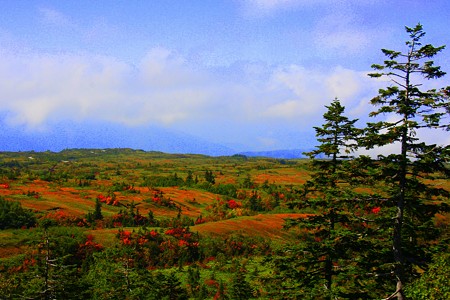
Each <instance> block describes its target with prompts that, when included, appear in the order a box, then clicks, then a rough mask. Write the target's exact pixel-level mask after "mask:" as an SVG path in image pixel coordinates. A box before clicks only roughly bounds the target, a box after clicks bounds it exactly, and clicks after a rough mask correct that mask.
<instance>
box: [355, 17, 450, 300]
mask: <svg viewBox="0 0 450 300" xmlns="http://www.w3.org/2000/svg"><path fill="white" fill-rule="evenodd" d="M406 32H407V34H408V35H409V40H408V41H406V51H405V52H400V51H393V50H387V49H382V52H383V53H384V55H385V56H386V57H387V60H385V61H384V63H383V64H381V65H378V64H374V65H372V68H374V69H375V70H376V73H372V74H369V76H371V77H374V78H378V77H388V78H389V79H390V80H391V83H392V85H390V86H388V87H387V88H385V89H380V90H379V95H378V96H376V97H374V98H373V99H372V100H371V104H372V105H374V106H377V107H378V108H377V109H376V110H375V111H373V112H372V113H371V114H370V116H372V117H377V116H380V115H383V116H386V118H385V119H384V120H382V121H378V122H373V123H368V124H367V128H366V137H365V139H363V143H362V144H363V145H364V146H365V147H366V148H367V149H371V148H376V147H382V146H385V145H389V144H393V143H396V144H397V145H398V148H399V150H398V152H397V153H391V154H388V155H379V156H378V162H377V163H378V165H379V171H378V173H377V174H375V175H378V179H380V181H381V182H382V187H383V188H385V190H384V191H383V192H384V193H385V194H386V195H387V201H386V206H393V207H394V208H395V212H394V215H393V216H391V217H392V218H393V220H394V222H393V224H392V227H393V234H392V238H391V240H392V245H391V247H392V250H393V253H392V265H393V273H394V275H395V279H394V280H395V282H396V289H395V292H394V293H393V294H392V295H391V296H389V297H388V298H387V299H392V298H394V297H397V299H405V296H404V285H405V283H407V282H408V281H409V280H411V278H410V277H411V275H413V274H414V273H415V270H417V269H416V268H415V267H414V266H419V267H421V268H424V266H426V264H427V262H428V261H429V259H430V253H429V252H430V250H431V249H432V248H431V247H429V246H430V244H429V242H430V241H431V240H434V239H436V237H437V236H436V235H435V233H436V230H435V229H434V227H433V226H432V225H433V224H432V222H431V221H432V218H433V216H434V215H435V213H436V211H437V210H438V209H439V207H438V206H437V205H432V203H430V200H431V199H433V198H434V200H438V198H437V197H439V196H440V195H444V197H447V199H448V193H446V192H445V191H443V190H439V189H433V188H431V187H430V185H427V183H426V182H425V181H424V180H423V178H427V180H430V179H432V176H434V175H436V174H446V176H448V175H449V173H450V172H449V169H448V165H446V164H447V163H448V161H449V153H450V147H449V146H448V145H436V144H426V143H425V142H423V141H421V140H420V139H419V137H418V134H419V133H422V132H424V131H425V132H426V133H428V132H429V131H430V130H432V129H446V130H447V131H448V130H450V125H449V124H448V122H447V123H444V121H446V118H448V117H449V114H450V103H449V95H450V87H446V88H442V89H439V90H438V89H430V90H427V91H423V90H421V87H422V84H423V81H424V79H425V80H429V79H436V78H440V77H442V76H444V75H445V72H443V71H442V70H441V68H440V67H439V66H435V65H434V62H433V61H432V60H429V59H431V58H433V57H434V56H435V55H437V54H438V53H439V52H441V51H442V50H443V49H444V47H445V46H440V47H434V46H432V45H430V44H426V45H422V42H421V41H422V39H423V37H424V36H425V32H424V31H423V28H422V25H420V24H418V25H416V26H415V27H414V28H410V27H406ZM428 182H429V181H428Z"/></svg>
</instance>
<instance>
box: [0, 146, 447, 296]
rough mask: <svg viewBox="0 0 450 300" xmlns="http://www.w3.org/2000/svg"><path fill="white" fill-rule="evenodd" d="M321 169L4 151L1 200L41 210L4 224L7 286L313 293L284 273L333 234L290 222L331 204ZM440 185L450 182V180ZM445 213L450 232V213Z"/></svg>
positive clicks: (37, 291)
mask: <svg viewBox="0 0 450 300" xmlns="http://www.w3.org/2000/svg"><path fill="white" fill-rule="evenodd" d="M311 174H312V172H311V170H310V161H309V160H306V159H304V160H302V159H297V160H285V159H269V158H262V157H260V158H249V157H245V156H243V155H235V156H231V157H209V156H203V155H193V154H183V155H182V154H165V153H161V152H145V151H141V150H132V149H71V150H64V151H61V152H58V153H54V152H3V153H0V197H1V198H2V200H3V201H7V202H8V203H13V202H14V203H19V204H20V207H21V209H22V210H24V211H27V212H32V216H33V218H34V219H33V222H31V223H23V224H22V225H21V226H20V227H19V228H10V227H11V226H8V224H6V225H5V224H4V223H2V226H3V227H2V229H3V230H1V231H0V237H1V243H0V263H1V265H0V274H1V276H2V280H1V281H2V285H1V293H2V294H3V295H6V296H5V297H6V299H18V298H21V297H29V298H39V299H47V298H46V297H50V295H51V296H52V297H58V296H64V297H66V298H67V297H68V299H72V298H73V299H78V298H77V297H79V298H80V299H81V298H83V297H84V298H92V299H111V298H117V299H188V298H189V299H213V298H214V299H226V298H231V299H249V298H258V299H295V298H297V297H298V293H305V292H306V291H307V290H305V289H304V288H301V287H299V285H298V283H296V282H295V281H292V276H287V277H284V276H285V275H284V272H285V271H286V268H287V266H286V265H285V263H286V262H287V264H288V265H289V263H288V261H289V260H290V259H296V258H295V257H297V256H298V255H300V253H298V252H297V253H296V252H295V251H296V250H295V249H296V247H297V246H298V245H300V244H302V243H303V242H305V241H307V240H311V239H312V241H313V242H314V241H315V242H314V243H317V244H320V243H322V242H323V241H322V238H320V237H319V236H318V235H315V232H316V229H314V228H291V229H289V230H288V229H287V227H288V226H286V224H287V223H286V222H287V220H298V219H303V220H307V219H308V218H310V217H314V216H316V215H317V214H318V213H320V208H319V206H313V205H310V203H309V202H308V201H307V199H306V198H305V192H304V191H305V183H307V182H308V181H309V180H310V179H311ZM436 184H439V185H441V186H442V187H443V188H444V189H447V190H450V182H449V181H448V180H445V179H441V180H439V182H437V183H436ZM355 190H359V191H364V192H365V193H367V192H372V187H371V186H370V185H364V184H360V185H358V186H357V187H355ZM366 210H367V209H366ZM20 211H21V210H16V211H15V214H16V215H20ZM368 215H370V216H373V215H374V213H373V211H372V212H371V211H369V213H368ZM2 217H4V216H2ZM433 220H434V222H435V223H436V227H439V228H444V229H448V227H449V220H450V218H449V215H448V213H447V214H445V213H444V214H438V215H436V217H435V218H434V219H433ZM288 253H293V254H292V255H291V254H288ZM284 260H285V262H283V261H284ZM295 268H296V267H294V268H293V269H295ZM66 269H70V270H71V271H70V272H67V271H64V270H66ZM299 270H302V269H301V268H300V269H299ZM33 276H34V277H35V278H37V279H36V280H31V281H28V283H26V284H25V283H24V282H25V281H26V279H27V278H28V279H29V278H31V277H33ZM296 276H300V275H296ZM294 277H295V276H294ZM50 279H51V280H50ZM67 280H71V281H72V282H73V285H72V286H67V284H64V282H67ZM23 289H25V290H26V291H27V292H19V291H23ZM80 290H83V293H80V292H79V291H80ZM293 291H295V292H293ZM374 294H375V292H374V293H372V294H371V295H374ZM313 295H314V293H313V292H311V294H310V296H308V295H306V296H305V298H313V297H314V296H313Z"/></svg>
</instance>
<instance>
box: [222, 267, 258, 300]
mask: <svg viewBox="0 0 450 300" xmlns="http://www.w3.org/2000/svg"><path fill="white" fill-rule="evenodd" d="M236 268H237V270H236V272H235V273H234V276H233V278H232V280H231V283H230V289H229V291H228V294H229V297H230V299H239V300H241V299H245V300H246V299H250V298H253V289H252V287H251V286H250V283H248V281H247V279H246V278H245V274H246V270H245V269H244V268H243V267H242V266H240V264H239V263H238V264H237V265H236Z"/></svg>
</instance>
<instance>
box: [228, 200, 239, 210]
mask: <svg viewBox="0 0 450 300" xmlns="http://www.w3.org/2000/svg"><path fill="white" fill-rule="evenodd" d="M227 206H228V208H230V209H235V208H240V207H241V206H242V204H241V203H240V202H237V201H236V200H233V199H231V200H229V201H228V203H227Z"/></svg>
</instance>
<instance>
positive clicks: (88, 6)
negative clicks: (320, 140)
mask: <svg viewBox="0 0 450 300" xmlns="http://www.w3.org/2000/svg"><path fill="white" fill-rule="evenodd" d="M0 11H1V13H0V15H1V18H0V78H1V80H0V126H1V127H2V132H6V133H8V132H10V135H11V134H12V132H18V131H24V132H26V133H27V134H30V135H32V134H34V133H36V134H43V133H45V132H52V131H55V130H60V129H61V128H64V126H73V124H76V126H77V128H83V134H85V135H89V134H94V133H90V130H89V127H90V126H93V125H92V124H93V122H94V123H95V124H103V125H101V126H109V125H110V126H112V127H113V128H117V126H119V127H123V128H126V129H127V130H130V129H133V128H135V129H136V132H140V133H142V132H145V130H144V131H142V129H143V128H149V130H151V129H150V128H156V127H161V128H163V129H164V130H169V131H173V132H177V134H180V133H181V134H184V133H186V134H188V135H190V136H195V137H199V138H201V139H203V140H205V141H208V142H213V143H217V144H221V145H224V146H228V147H231V148H233V149H236V150H239V151H243V150H273V149H285V148H288V149H294V148H305V147H309V146H311V145H313V144H314V140H315V138H314V130H313V129H312V127H313V126H318V125H320V124H321V123H322V115H323V113H324V111H325V108H324V105H327V104H329V103H330V102H331V101H332V100H333V99H334V98H335V97H338V98H339V99H340V100H341V102H342V103H343V104H344V105H345V106H346V108H347V114H348V116H349V117H351V118H359V119H361V121H366V120H367V117H366V116H367V114H368V112H370V111H371V110H372V109H373V108H372V107H371V106H370V105H369V104H368V101H369V100H370V98H371V97H374V96H375V95H376V93H377V89H378V88H379V87H382V86H385V85H386V84H387V83H386V82H380V81H379V80H374V79H370V78H368V76H367V75H366V74H367V73H368V72H370V71H371V69H370V65H371V64H373V63H380V62H382V60H383V59H384V57H383V56H382V54H381V51H380V49H381V48H388V49H395V50H403V49H404V41H406V39H407V36H406V34H405V31H404V26H405V25H406V26H414V25H416V24H417V23H418V22H420V23H422V24H423V25H424V30H425V31H426V32H427V35H426V42H428V43H432V44H434V45H435V46H439V45H450V30H449V25H450V21H449V17H450V13H449V11H450V3H449V1H447V0H437V1H423V0H422V1H419V0H399V1H387V0H378V1H377V0H340V1H338V0H202V1H200V0H197V1H195V0H193V1H186V0H152V1H80V0H78V1H39V0H36V1H24V0H23V1H9V0H0ZM449 51H450V49H446V50H445V51H444V52H443V53H442V54H441V55H440V56H439V57H438V59H436V62H437V63H438V64H440V65H441V66H442V67H443V69H444V71H447V72H450V67H447V66H450V54H449V53H450V52H449ZM448 78H449V77H448V76H447V77H446V78H445V79H444V80H440V81H438V82H436V83H431V86H433V84H435V85H436V86H440V85H441V86H443V85H448V82H449V79H448ZM70 124H72V125H70ZM83 126H84V127H83ZM63 130H64V129H63ZM96 134H98V132H97V133H96ZM145 138H146V136H145V134H143V136H142V139H145ZM427 138H428V139H433V141H435V142H438V143H448V142H449V139H448V137H447V136H446V135H445V133H439V134H433V135H427ZM122 139H123V138H122ZM135 139H136V137H134V140H135ZM15 145H16V146H15V147H16V148H20V141H17V143H15ZM70 145H76V143H74V142H73V141H71V143H70ZM133 145H134V144H133ZM27 147H28V148H30V147H32V146H30V144H29V143H28V144H27V146H26V147H25V146H24V148H27ZM61 147H64V145H61ZM3 148H4V149H8V150H11V149H9V148H8V147H7V145H3ZM0 150H3V149H0ZM16 150H29V149H16ZM146 150H152V149H146ZM153 150H159V149H153Z"/></svg>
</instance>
